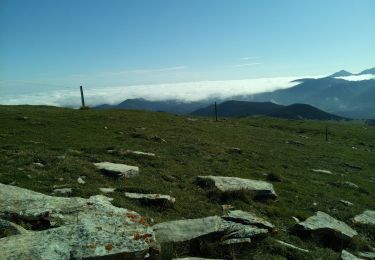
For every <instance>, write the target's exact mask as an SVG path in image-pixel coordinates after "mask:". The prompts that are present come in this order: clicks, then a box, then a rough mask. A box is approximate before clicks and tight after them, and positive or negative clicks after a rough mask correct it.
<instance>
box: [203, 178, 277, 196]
mask: <svg viewBox="0 0 375 260" xmlns="http://www.w3.org/2000/svg"><path fill="white" fill-rule="evenodd" d="M197 180H198V183H200V184H201V185H204V186H209V187H214V188H216V189H217V190H218V191H220V192H224V193H231V192H236V191H251V192H254V195H255V197H256V198H273V199H275V198H276V197H277V195H276V192H275V190H274V189H273V185H272V184H271V183H268V182H265V181H258V180H251V179H242V178H237V177H222V176H212V175H210V176H198V177H197Z"/></svg>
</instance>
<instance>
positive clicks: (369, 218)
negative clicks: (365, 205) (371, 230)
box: [353, 210, 375, 225]
mask: <svg viewBox="0 0 375 260" xmlns="http://www.w3.org/2000/svg"><path fill="white" fill-rule="evenodd" d="M353 220H354V222H356V223H360V224H364V225H375V211H373V210H366V211H364V212H363V213H362V214H359V215H357V216H355V217H354V219H353Z"/></svg>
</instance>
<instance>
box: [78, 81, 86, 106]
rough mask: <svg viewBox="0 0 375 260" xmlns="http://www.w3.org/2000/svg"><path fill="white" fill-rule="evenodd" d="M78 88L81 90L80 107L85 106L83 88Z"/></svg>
mask: <svg viewBox="0 0 375 260" xmlns="http://www.w3.org/2000/svg"><path fill="white" fill-rule="evenodd" d="M79 89H80V90H81V102H82V108H85V107H86V106H85V97H84V96H83V88H82V86H79Z"/></svg>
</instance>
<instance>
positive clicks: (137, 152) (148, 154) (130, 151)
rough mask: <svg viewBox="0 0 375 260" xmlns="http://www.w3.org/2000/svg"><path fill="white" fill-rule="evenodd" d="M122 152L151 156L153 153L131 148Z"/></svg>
mask: <svg viewBox="0 0 375 260" xmlns="http://www.w3.org/2000/svg"><path fill="white" fill-rule="evenodd" d="M124 154H135V155H143V156H151V157H154V156H155V154H154V153H146V152H141V151H132V150H126V151H125V152H124Z"/></svg>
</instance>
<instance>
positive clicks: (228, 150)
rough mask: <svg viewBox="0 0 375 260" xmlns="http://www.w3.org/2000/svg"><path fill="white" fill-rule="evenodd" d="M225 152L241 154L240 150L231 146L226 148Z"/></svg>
mask: <svg viewBox="0 0 375 260" xmlns="http://www.w3.org/2000/svg"><path fill="white" fill-rule="evenodd" d="M227 153H232V154H241V153H242V150H241V149H240V148H237V147H231V148H228V149H227Z"/></svg>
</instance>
